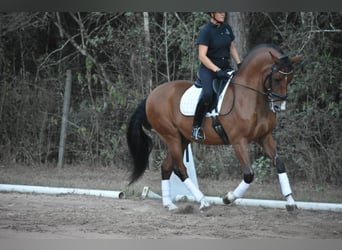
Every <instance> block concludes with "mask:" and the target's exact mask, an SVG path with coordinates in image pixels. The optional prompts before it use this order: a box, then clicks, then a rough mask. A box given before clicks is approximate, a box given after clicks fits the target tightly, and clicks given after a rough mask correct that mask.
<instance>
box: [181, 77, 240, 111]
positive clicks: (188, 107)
mask: <svg viewBox="0 0 342 250" xmlns="http://www.w3.org/2000/svg"><path fill="white" fill-rule="evenodd" d="M233 75H234V71H231V74H230V77H229V79H228V80H227V81H225V80H219V79H214V80H213V82H212V88H213V91H214V96H213V100H212V102H211V103H210V105H209V110H210V112H208V113H207V114H206V116H208V117H210V116H217V115H219V111H220V110H221V106H222V102H223V97H224V94H225V92H226V90H227V89H228V86H229V83H230V81H231V79H232V77H233ZM201 91H202V82H201V79H200V77H199V75H198V73H197V79H196V80H195V81H194V85H192V86H191V87H190V88H189V89H187V90H186V91H185V93H184V94H183V96H182V98H181V101H180V111H181V113H182V114H183V115H185V116H194V114H195V110H196V106H197V103H198V99H199V96H200V94H201Z"/></svg>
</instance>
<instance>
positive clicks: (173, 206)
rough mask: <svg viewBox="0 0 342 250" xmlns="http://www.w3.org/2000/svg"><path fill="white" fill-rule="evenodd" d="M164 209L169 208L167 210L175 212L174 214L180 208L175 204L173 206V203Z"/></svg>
mask: <svg viewBox="0 0 342 250" xmlns="http://www.w3.org/2000/svg"><path fill="white" fill-rule="evenodd" d="M164 207H165V208H167V210H169V211H173V212H174V211H176V210H177V209H178V207H177V206H176V205H175V204H173V203H170V204H167V205H165V206H164Z"/></svg>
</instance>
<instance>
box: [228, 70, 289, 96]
mask: <svg viewBox="0 0 342 250" xmlns="http://www.w3.org/2000/svg"><path fill="white" fill-rule="evenodd" d="M274 68H275V67H274V65H272V67H271V71H270V73H268V75H267V76H266V78H265V80H264V82H263V85H264V88H265V89H266V91H261V90H258V89H256V88H252V87H249V86H247V85H246V84H242V83H238V82H235V81H232V82H231V83H233V84H235V85H238V86H241V87H244V88H246V89H249V90H252V91H254V92H256V93H258V94H261V95H265V96H267V97H268V101H269V102H273V101H275V100H273V97H276V98H277V100H278V101H285V100H286V99H287V97H288V95H281V94H279V93H277V92H275V91H273V88H272V75H273V73H274ZM277 72H278V73H280V74H282V75H285V80H287V76H288V75H290V74H292V73H293V70H291V71H290V72H285V71H282V70H280V69H279V70H277ZM267 81H268V83H269V88H266V82H267Z"/></svg>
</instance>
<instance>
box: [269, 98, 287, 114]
mask: <svg viewBox="0 0 342 250" xmlns="http://www.w3.org/2000/svg"><path fill="white" fill-rule="evenodd" d="M270 108H271V110H272V112H274V113H279V112H281V111H285V110H286V101H281V102H279V101H277V102H275V101H272V102H270Z"/></svg>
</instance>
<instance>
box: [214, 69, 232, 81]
mask: <svg viewBox="0 0 342 250" xmlns="http://www.w3.org/2000/svg"><path fill="white" fill-rule="evenodd" d="M228 72H229V70H228V69H226V70H222V69H220V70H219V71H216V77H217V78H218V79H221V80H225V79H228V78H229V74H228Z"/></svg>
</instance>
